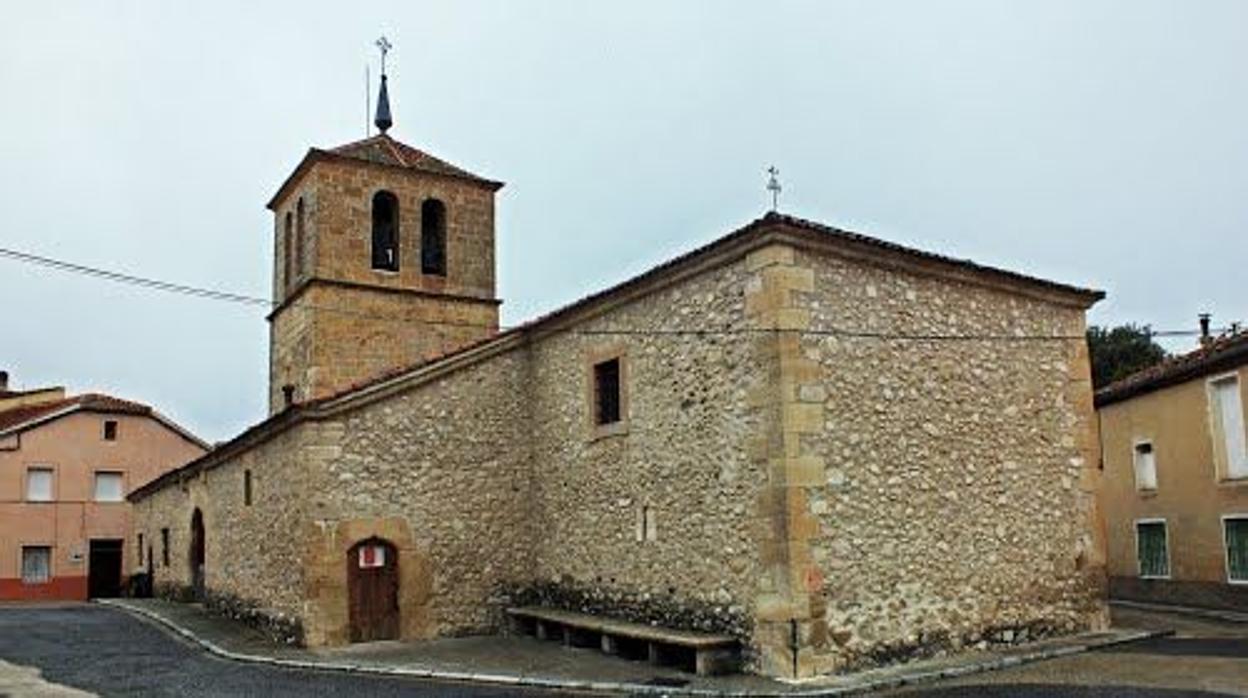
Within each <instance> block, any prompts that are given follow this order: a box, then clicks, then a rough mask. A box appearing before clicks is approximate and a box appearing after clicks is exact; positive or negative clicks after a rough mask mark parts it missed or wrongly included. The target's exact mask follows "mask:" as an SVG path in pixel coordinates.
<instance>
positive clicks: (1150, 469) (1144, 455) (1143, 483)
mask: <svg viewBox="0 0 1248 698" xmlns="http://www.w3.org/2000/svg"><path fill="white" fill-rule="evenodd" d="M1135 488H1136V489H1138V490H1155V489H1157V455H1156V454H1155V453H1154V452H1153V444H1152V442H1150V441H1141V442H1139V443H1137V444H1136V445H1135Z"/></svg>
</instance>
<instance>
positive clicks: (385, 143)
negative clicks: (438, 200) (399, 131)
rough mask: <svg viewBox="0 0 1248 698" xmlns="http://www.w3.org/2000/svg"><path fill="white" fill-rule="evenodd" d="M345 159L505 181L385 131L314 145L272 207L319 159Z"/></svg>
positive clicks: (481, 180)
mask: <svg viewBox="0 0 1248 698" xmlns="http://www.w3.org/2000/svg"><path fill="white" fill-rule="evenodd" d="M334 158H341V159H347V160H359V161H361V162H368V163H372V164H374V165H381V166H383V167H397V168H400V169H404V170H413V171H415V172H424V173H426V174H432V175H437V176H440V177H453V178H455V179H460V180H464V181H467V182H474V183H476V184H480V185H482V186H485V187H489V188H491V189H496V190H497V189H500V188H502V186H503V183H502V182H498V181H495V180H492V179H487V178H485V177H482V176H480V175H476V174H473V173H471V172H469V171H468V170H465V169H463V168H461V167H456V166H455V165H452V164H451V163H449V162H447V161H445V160H443V159H441V158H437V157H434V156H432V155H430V154H429V153H426V152H425V151H423V150H421V149H419V148H414V147H412V146H410V145H408V144H406V143H403V142H401V141H397V140H395V139H393V138H391V137H390V136H388V135H386V134H384V133H382V134H379V135H376V136H372V137H371V138H365V139H364V140H361V141H355V142H353V143H347V144H346V145H340V146H338V147H336V148H329V149H321V148H311V149H309V150H308V154H307V155H305V156H304V158H303V160H302V161H300V163H299V165H298V167H296V168H295V169H294V171H292V172H291V173H290V176H289V177H287V178H286V180H285V181H283V182H282V185H281V186H280V187H278V189H277V193H276V194H274V195H273V198H272V199H271V200H270V201H269V204H268V205H269V208H273V206H274V205H276V204H277V202H278V200H279V199H281V198H282V196H283V194H284V193H285V192H286V190H287V189H289V188H290V186H291V185H292V184H293V183H294V182H295V181H296V180H298V179H299V178H300V177H302V176H303V173H304V172H306V171H307V169H308V167H310V166H311V164H312V163H313V162H315V161H317V160H318V159H334Z"/></svg>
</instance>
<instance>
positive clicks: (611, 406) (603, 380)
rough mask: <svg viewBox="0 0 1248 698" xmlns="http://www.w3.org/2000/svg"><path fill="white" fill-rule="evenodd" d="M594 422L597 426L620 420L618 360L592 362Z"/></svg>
mask: <svg viewBox="0 0 1248 698" xmlns="http://www.w3.org/2000/svg"><path fill="white" fill-rule="evenodd" d="M594 402H595V412H594V414H595V423H597V424H598V425H599V426H603V425H607V424H615V423H617V422H619V421H620V360H619V359H618V358H616V359H610V360H608V361H603V362H602V363H598V364H594Z"/></svg>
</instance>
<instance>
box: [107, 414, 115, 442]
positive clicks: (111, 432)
mask: <svg viewBox="0 0 1248 698" xmlns="http://www.w3.org/2000/svg"><path fill="white" fill-rule="evenodd" d="M104 440H105V441H116V440H117V420H115V419H106V420H104Z"/></svg>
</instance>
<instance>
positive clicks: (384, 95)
mask: <svg viewBox="0 0 1248 698" xmlns="http://www.w3.org/2000/svg"><path fill="white" fill-rule="evenodd" d="M376 43H377V48H379V49H381V89H380V90H378V93H377V116H376V117H375V118H374V119H373V123H374V124H376V125H377V128H378V129H380V130H381V132H382V133H383V134H384V133H385V132H386V130H387V129H389V128H390V127H391V126H393V125H394V119H393V118H391V116H390V92H389V90H387V89H386V54H387V53H389V52H390V49H391V48H392V47H391V46H390V42H389V41H387V40H386V37H384V36H383V37H381V38H380V39H378V40H377V42H376Z"/></svg>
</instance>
